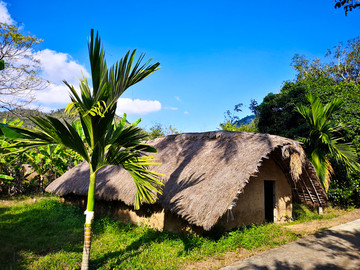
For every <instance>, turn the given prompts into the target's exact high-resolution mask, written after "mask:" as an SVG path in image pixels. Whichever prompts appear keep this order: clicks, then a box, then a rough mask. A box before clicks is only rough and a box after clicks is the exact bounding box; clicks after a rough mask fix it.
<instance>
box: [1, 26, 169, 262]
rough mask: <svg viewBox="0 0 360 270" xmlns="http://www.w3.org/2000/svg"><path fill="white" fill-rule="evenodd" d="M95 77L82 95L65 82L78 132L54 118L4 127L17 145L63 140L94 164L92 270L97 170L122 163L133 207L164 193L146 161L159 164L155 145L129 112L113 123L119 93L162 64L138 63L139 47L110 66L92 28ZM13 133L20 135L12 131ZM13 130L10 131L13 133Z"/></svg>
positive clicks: (91, 183)
mask: <svg viewBox="0 0 360 270" xmlns="http://www.w3.org/2000/svg"><path fill="white" fill-rule="evenodd" d="M88 47H89V57H90V66H91V76H92V87H91V86H90V85H89V84H88V82H87V80H86V78H85V77H84V78H83V79H82V80H80V94H78V93H77V92H76V90H75V89H74V87H73V86H71V85H70V84H68V83H67V82H65V81H64V83H65V84H66V85H67V86H68V87H69V89H70V98H71V101H72V102H71V103H70V104H69V105H68V106H67V108H66V111H67V112H70V113H76V114H77V115H78V117H79V120H80V123H81V130H80V131H79V129H78V128H76V127H75V125H71V124H69V123H68V122H66V121H64V123H62V122H60V121H59V120H58V119H56V118H53V117H49V116H47V117H31V118H30V119H31V120H32V121H33V122H34V123H35V124H36V126H37V128H36V129H35V130H30V129H26V128H19V127H4V126H2V130H3V133H4V134H5V135H6V134H10V136H12V137H13V138H15V139H16V140H17V142H16V145H17V146H23V147H37V146H39V145H47V144H60V145H64V146H66V147H68V148H70V149H72V150H74V151H76V152H77V153H78V154H80V155H81V156H82V157H83V159H84V160H85V161H86V162H87V163H88V164H89V166H90V179H89V190H88V198H87V206H86V211H85V214H86V220H85V241H84V250H83V261H82V265H81V269H88V264H89V257H90V244H91V225H92V222H93V219H94V205H95V184H96V174H97V172H98V171H99V170H100V169H101V168H103V167H104V166H107V165H117V166H122V167H123V168H124V169H125V170H127V171H128V172H129V173H130V174H131V175H132V177H133V179H134V181H135V185H136V188H137V194H136V198H135V208H136V209H138V208H139V206H140V204H141V203H142V202H143V201H146V202H149V203H153V202H155V200H156V198H157V194H158V193H159V194H161V186H162V183H161V182H160V181H159V174H157V173H155V172H152V171H149V170H148V169H147V166H148V165H152V164H156V163H155V158H154V157H152V156H146V155H145V154H146V153H154V152H156V149H154V148H153V147H152V146H149V145H146V144H142V143H141V141H142V140H143V139H144V138H146V136H147V135H146V134H145V133H144V132H143V131H142V130H141V129H140V128H138V127H137V123H138V122H139V121H137V122H136V123H134V124H131V125H126V124H125V123H126V115H125V114H124V117H123V119H122V121H121V122H120V123H118V124H117V123H115V121H114V117H115V111H116V105H117V101H118V99H119V97H120V96H121V94H122V93H123V92H124V91H125V90H126V89H127V88H128V87H130V86H132V85H134V84H136V83H138V82H140V81H141V80H143V79H144V78H146V77H147V76H149V75H150V74H152V73H153V72H155V71H156V70H158V68H159V63H155V64H151V63H150V62H151V59H150V60H149V61H147V62H146V63H145V64H141V62H142V60H143V58H144V55H141V56H140V57H139V59H138V60H137V61H136V62H135V61H134V58H135V52H136V51H135V50H134V51H133V52H132V53H130V52H128V53H127V54H126V55H125V57H124V58H122V59H121V60H120V61H119V62H117V63H116V64H115V65H113V66H112V67H111V68H110V69H109V70H108V69H107V66H106V61H105V59H104V51H103V49H102V47H101V42H100V38H99V36H98V33H97V34H96V37H94V31H93V30H91V36H90V41H89V43H88ZM13 131H16V133H18V134H21V138H16V137H19V136H18V135H14V134H13ZM11 134H12V135H11Z"/></svg>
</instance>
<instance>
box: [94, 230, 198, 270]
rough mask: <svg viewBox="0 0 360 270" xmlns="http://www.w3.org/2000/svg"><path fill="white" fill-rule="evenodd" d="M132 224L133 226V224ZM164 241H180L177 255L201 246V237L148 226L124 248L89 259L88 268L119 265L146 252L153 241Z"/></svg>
mask: <svg viewBox="0 0 360 270" xmlns="http://www.w3.org/2000/svg"><path fill="white" fill-rule="evenodd" d="M120 226H121V223H120ZM125 226H127V225H125ZM133 226H134V227H135V225H133ZM121 233H126V232H121ZM165 241H170V242H171V241H174V242H178V243H179V244H180V245H181V243H182V245H183V248H181V250H180V251H179V252H178V253H177V256H182V255H186V254H188V253H189V252H191V251H192V250H193V249H195V248H200V247H201V246H202V241H201V238H199V237H197V236H195V235H192V234H189V233H182V234H179V235H178V234H174V233H171V232H166V231H157V230H153V229H150V228H148V229H147V230H146V231H145V232H144V233H142V234H141V236H140V237H138V238H137V239H136V240H134V241H132V242H131V243H130V244H128V245H127V246H126V248H124V249H121V250H118V251H114V252H108V253H106V254H104V255H103V256H101V257H100V258H98V259H93V260H91V262H90V265H91V267H90V269H97V268H99V267H101V266H102V265H104V264H107V263H110V265H107V266H108V267H113V266H118V267H119V266H121V264H122V263H124V262H125V261H128V260H131V259H132V258H134V257H137V256H139V255H141V253H142V252H147V251H148V248H149V247H150V246H151V245H153V244H154V243H155V244H161V243H162V242H165Z"/></svg>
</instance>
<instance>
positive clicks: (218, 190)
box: [46, 131, 326, 230]
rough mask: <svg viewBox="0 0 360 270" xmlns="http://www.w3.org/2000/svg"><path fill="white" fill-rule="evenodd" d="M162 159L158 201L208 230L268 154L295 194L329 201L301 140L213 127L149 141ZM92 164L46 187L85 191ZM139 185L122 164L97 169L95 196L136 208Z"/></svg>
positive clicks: (318, 201) (314, 201) (58, 191)
mask: <svg viewBox="0 0 360 270" xmlns="http://www.w3.org/2000/svg"><path fill="white" fill-rule="evenodd" d="M148 143H149V144H151V145H154V146H155V147H156V149H157V150H158V154H156V156H157V158H158V159H159V160H160V162H161V163H162V164H161V165H159V166H156V167H154V168H152V169H153V170H156V171H157V172H160V173H163V174H165V175H166V177H165V178H164V179H163V181H164V183H165V186H164V188H163V195H162V196H160V197H159V200H158V202H159V203H160V204H161V205H162V206H163V207H164V209H165V210H169V211H171V212H173V213H176V214H178V215H180V216H181V217H182V218H184V219H185V220H187V221H188V222H190V223H191V224H195V225H197V226H201V227H203V228H204V229H205V230H209V229H210V228H211V227H212V226H214V225H215V224H216V223H217V221H218V220H219V218H220V217H221V216H223V215H224V214H225V213H226V211H227V210H228V209H231V207H232V203H233V202H235V201H236V199H237V197H238V196H239V194H240V193H241V192H242V191H243V189H244V187H245V186H246V184H247V183H248V182H249V180H250V177H251V176H256V175H257V173H258V171H259V170H258V169H259V167H260V166H261V164H262V162H263V160H264V159H266V158H269V157H270V155H271V156H272V158H273V159H274V160H275V162H276V163H277V164H278V165H279V166H280V167H281V168H282V170H283V171H284V173H285V175H286V176H287V178H288V180H289V182H290V184H291V186H292V187H293V190H294V193H295V195H296V198H298V199H299V200H301V201H304V202H310V203H312V204H316V205H324V204H325V203H326V194H325V193H324V191H323V189H322V188H321V184H320V182H319V179H318V178H317V176H316V173H315V171H314V168H313V166H312V164H311V163H310V162H308V161H307V159H306V157H305V154H304V151H303V149H302V147H301V146H300V144H299V143H298V142H295V141H293V140H290V139H286V138H283V137H280V136H274V135H269V134H259V133H250V132H227V131H214V132H205V133H187V134H179V135H170V136H166V137H161V138H156V139H154V140H151V141H149V142H148ZM88 181H89V167H88V165H87V164H85V163H82V164H80V165H78V166H77V167H75V168H73V169H71V170H69V171H68V172H66V173H65V174H63V175H62V176H61V177H59V178H58V179H56V180H55V181H54V182H52V183H51V184H50V185H49V186H48V187H47V189H46V191H48V192H52V193H56V194H59V195H67V194H77V195H85V196H86V195H87V190H88ZM135 194H136V188H135V185H134V182H133V180H132V178H131V176H130V175H129V174H128V173H127V172H126V171H125V170H123V169H122V168H120V167H116V166H107V167H105V168H103V169H102V170H100V171H99V173H98V177H97V183H96V198H97V199H101V200H108V201H112V200H120V201H122V202H124V203H125V204H127V205H129V206H132V205H133V204H134V198H135Z"/></svg>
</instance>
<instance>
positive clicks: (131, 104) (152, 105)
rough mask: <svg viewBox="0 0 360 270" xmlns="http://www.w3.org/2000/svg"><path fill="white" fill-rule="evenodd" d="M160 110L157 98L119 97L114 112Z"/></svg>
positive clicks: (119, 113) (131, 112) (144, 112)
mask: <svg viewBox="0 0 360 270" xmlns="http://www.w3.org/2000/svg"><path fill="white" fill-rule="evenodd" d="M160 110H161V103H160V102H159V101H157V100H140V99H134V100H133V99H130V98H120V99H119V101H118V104H117V110H116V113H117V114H118V115H121V114H123V113H127V114H140V115H144V114H148V113H152V112H157V111H160Z"/></svg>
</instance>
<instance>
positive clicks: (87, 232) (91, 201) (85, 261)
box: [81, 166, 96, 270]
mask: <svg viewBox="0 0 360 270" xmlns="http://www.w3.org/2000/svg"><path fill="white" fill-rule="evenodd" d="M95 183H96V173H94V172H93V170H92V168H91V166H90V182H89V191H88V201H87V206H86V211H85V215H86V220H85V228H84V249H83V256H82V262H81V270H88V269H89V259H90V248H91V233H92V228H91V225H92V221H93V220H94V205H95Z"/></svg>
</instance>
